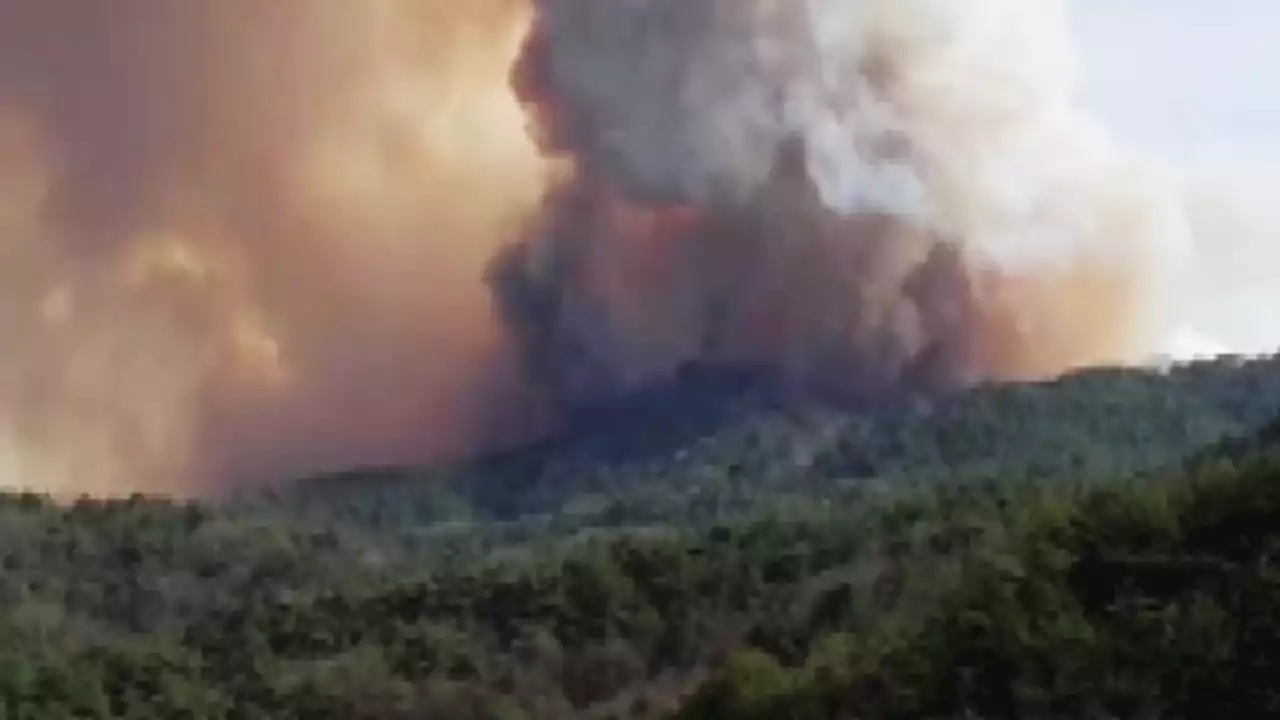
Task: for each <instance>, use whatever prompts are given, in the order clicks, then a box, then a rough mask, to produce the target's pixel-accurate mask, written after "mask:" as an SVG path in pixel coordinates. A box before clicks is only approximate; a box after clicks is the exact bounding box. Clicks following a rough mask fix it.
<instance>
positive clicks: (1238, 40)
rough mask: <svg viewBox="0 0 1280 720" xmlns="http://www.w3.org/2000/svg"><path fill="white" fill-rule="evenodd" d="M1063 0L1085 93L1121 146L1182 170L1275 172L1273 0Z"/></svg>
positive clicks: (1278, 158) (1279, 119) (1278, 51)
mask: <svg viewBox="0 0 1280 720" xmlns="http://www.w3.org/2000/svg"><path fill="white" fill-rule="evenodd" d="M1070 2H1071V7H1072V21H1073V26H1074V29H1075V35H1076V38H1077V40H1078V44H1079V47H1080V51H1081V55H1082V59H1083V61H1084V64H1085V86H1084V92H1085V100H1086V102H1087V103H1088V104H1089V105H1090V106H1091V107H1093V108H1095V109H1096V110H1097V111H1098V112H1099V113H1100V114H1102V115H1103V116H1104V117H1105V119H1106V121H1107V123H1108V124H1109V125H1110V126H1111V127H1112V129H1113V130H1114V132H1115V133H1116V134H1117V135H1119V136H1120V137H1121V138H1123V139H1124V140H1126V143H1127V144H1132V145H1138V146H1140V147H1142V148H1143V149H1145V150H1149V151H1151V152H1155V153H1158V154H1160V155H1162V156H1164V157H1166V158H1167V159H1169V160H1172V161H1175V163H1176V164H1177V165H1179V166H1182V167H1185V168H1187V169H1189V170H1197V171H1202V172H1208V173H1213V174H1225V173H1229V174H1231V175H1236V174H1244V175H1248V176H1255V175H1256V176H1261V177H1260V179H1270V178H1271V177H1274V176H1276V175H1277V174H1280V173H1277V172H1276V171H1275V169H1274V168H1276V167H1277V166H1280V85H1277V84H1276V83H1275V81H1274V79H1273V78H1274V77H1275V73H1276V72H1278V71H1280V43H1277V42H1276V38H1277V37H1280V35H1278V34H1277V33H1278V31H1280V27H1278V25H1280V5H1277V4H1276V3H1274V2H1271V1H1270V0H1161V1H1157V0H1070Z"/></svg>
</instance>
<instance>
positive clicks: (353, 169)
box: [0, 0, 544, 493]
mask: <svg viewBox="0 0 1280 720" xmlns="http://www.w3.org/2000/svg"><path fill="white" fill-rule="evenodd" d="M527 21H528V9H527V8H526V7H525V6H524V4H523V3H522V2H519V0H480V1H479V2H468V3H444V2H438V1H434V0H430V1H422V2H417V1H413V0H366V1H364V2H358V3H351V2H336V1H332V0H298V1H296V2H283V3H276V2H260V1H259V0H215V1H202V0H197V1H196V2H177V3H175V2H171V1H170V0H112V1H111V2H106V1H103V0H90V1H89V2H85V1H84V0H40V1H39V2H32V1H30V0H0V190H3V192H2V199H0V342H3V350H2V351H0V484H4V485H21V486H28V487H35V488H37V489H43V490H51V491H54V492H58V493H76V492H91V493H108V492H123V491H134V490H144V491H173V492H184V493H185V492H193V491H195V492H204V491H207V490H211V489H212V488H213V486H214V485H215V484H221V483H226V482H234V481H242V480H244V481H256V480H258V479H260V478H274V477H277V476H281V475H288V474H296V473H302V472H313V471H318V470H323V469H328V468H330V467H333V466H338V465H342V464H351V463H365V462H384V461H386V462H390V461H423V460H431V459H438V458H440V457H444V456H450V455H453V454H456V453H458V452H461V451H465V450H469V449H470V448H472V447H474V446H475V444H476V443H477V442H478V441H479V439H480V438H481V437H483V435H480V434H478V433H482V432H488V431H487V430H486V429H485V428H486V427H487V426H488V424H489V422H490V418H488V417H486V416H485V413H487V412H488V411H489V410H490V409H491V408H490V407H489V402H490V401H489V399H488V397H487V396H486V394H488V393H497V392H504V386H503V383H504V382H505V381H504V378H505V377H508V376H509V373H508V372H507V371H506V370H505V369H504V368H502V367H501V366H500V363H499V362H498V361H496V360H495V358H497V357H499V353H498V352H497V350H498V346H499V344H500V343H501V342H502V339H501V337H500V335H499V334H498V332H497V330H498V328H497V325H496V324H495V323H494V322H493V321H492V319H491V308H490V302H489V296H488V291H487V290H486V289H485V287H484V284H483V282H482V281H481V277H482V275H483V271H484V267H485V265H486V263H487V262H488V260H489V258H490V257H491V256H492V255H493V254H494V253H495V252H496V250H497V248H498V247H499V246H500V245H501V244H502V243H503V241H504V239H505V238H508V237H513V236H515V234H516V232H517V228H518V227H519V224H520V223H521V221H522V217H523V216H524V214H525V213H526V212H527V211H528V210H529V209H530V208H532V207H534V206H535V205H536V204H537V201H538V197H539V194H540V192H541V186H542V182H543V181H542V175H543V172H544V168H543V163H542V162H541V161H540V160H539V159H538V157H537V154H536V153H535V152H534V150H533V148H532V145H531V144H530V142H529V141H528V139H527V137H526V134H525V132H524V125H525V119H524V117H523V114H522V113H521V111H520V109H519V107H518V105H517V104H516V103H515V102H514V101H513V100H512V98H511V95H510V92H509V91H508V89H507V84H508V83H507V75H508V66H509V64H510V62H511V61H512V58H514V56H515V54H516V53H517V51H518V48H519V43H520V39H521V35H522V31H523V27H524V25H525V24H526V23H527ZM500 419H504V420H507V419H508V418H500Z"/></svg>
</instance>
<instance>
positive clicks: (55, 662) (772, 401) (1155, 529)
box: [0, 360, 1280, 720]
mask: <svg viewBox="0 0 1280 720" xmlns="http://www.w3.org/2000/svg"><path fill="white" fill-rule="evenodd" d="M1278 418H1280V361H1276V360H1264V361H1257V362H1252V363H1247V364H1243V365H1240V364H1238V363H1233V362H1228V361H1219V362H1215V363H1204V364H1200V365H1196V366H1191V367H1188V368H1183V369H1179V370H1177V371H1175V372H1172V373H1170V374H1167V375H1161V374H1155V373H1137V372H1118V371H1109V372H1090V373H1085V374H1083V375H1080V376H1078V377H1074V378H1070V379H1065V380H1062V381H1059V382H1056V383H1051V384H1044V385H1035V386H1010V387H1004V388H988V389H984V390H981V391H975V392H973V393H968V394H965V395H963V396H957V397H953V398H949V399H947V400H945V401H940V402H936V403H923V402H916V403H906V404H903V405H902V406H900V407H896V408H889V409H881V410H877V411H875V412H868V413H850V412H841V411H838V410H837V409H835V408H833V407H831V406H828V405H823V404H818V403H806V404H804V405H803V406H797V405H796V404H795V403H792V402H783V398H781V397H779V396H778V395H776V394H775V393H773V392H772V391H770V390H769V389H768V388H767V387H765V386H763V385H760V384H756V383H754V382H752V381H750V380H749V379H747V378H745V377H741V376H734V377H726V376H716V377H711V378H707V377H686V378H684V379H682V380H681V381H680V382H679V383H677V384H675V385H674V386H673V387H671V388H667V389H664V390H656V391H654V392H652V393H651V394H649V395H646V396H645V397H643V398H638V399H633V400H631V401H630V402H629V403H628V404H627V405H625V406H623V407H620V408H615V409H613V410H608V411H602V412H601V414H599V415H597V416H595V417H592V418H590V419H589V420H587V421H584V424H583V427H582V428H581V429H579V430H577V431H575V432H572V433H569V434H566V435H565V436H564V437H562V438H560V439H557V440H555V441H549V442H547V443H543V444H540V445H539V446H536V447H532V448H525V449H522V450H517V451H513V452H510V453H507V454H504V455H502V456H500V457H495V458H490V459H487V460H485V461H482V462H480V463H477V464H474V465H470V466H467V467H463V468H455V469H452V470H448V471H436V472H422V473H415V472H409V471H390V470H388V471H380V472H374V471H368V472H364V473H348V474H347V475H344V476H339V477H330V478H321V479H315V480H310V481H306V482H302V483H298V484H295V485H292V486H289V487H285V488H282V489H279V490H278V491H276V492H274V493H272V494H270V495H269V496H258V497H243V498H239V499H237V500H236V501H235V502H229V503H226V504H220V505H205V506H195V505H192V506H187V505H179V504H176V503H170V502H166V501H162V500H154V499H145V498H133V499H131V500H121V501H111V502H107V501H82V502H80V503H77V504H75V505H72V506H65V507H64V506H58V505H55V504H53V503H52V502H50V501H48V500H46V499H43V498H40V497H35V496H30V495H26V496H20V495H11V496H8V497H5V498H3V499H2V500H0V570H2V572H0V717H3V718H6V719H7V718H15V719H25V718H32V719H40V720H45V719H59V718H107V717H126V718H165V719H168V718H191V719H192V720H196V719H203V718H245V719H248V718H263V719H266V718H271V719H272V720H276V719H282V718H283V719H287V718H307V719H308V720H311V719H313V718H314V719H319V720H324V719H326V718H334V719H335V720H337V719H342V720H347V719H352V720H360V719H362V718H368V719H369V720H396V719H398V718H406V719H407V718H434V717H440V718H450V719H453V718H457V719H458V720H466V719H467V718H510V719H516V718H528V719H535V718H556V719H560V718H572V717H583V718H651V717H652V718H658V717H665V718H682V719H683V718H688V719H692V718H814V719H818V718H829V717H838V718H972V717H980V718H1004V717H1025V718H1056V717H1088V718H1093V717H1096V718H1109V717H1126V718H1127V717H1164V716H1169V717H1188V716H1199V715H1203V714H1205V713H1206V712H1208V711H1213V712H1217V713H1227V714H1229V713H1232V712H1237V713H1239V714H1240V716H1241V717H1244V716H1249V715H1252V716H1254V717H1258V716H1262V715H1264V714H1265V715H1275V714H1277V713H1280V690H1276V689H1273V685H1275V683H1274V682H1273V678H1274V670H1273V669H1272V668H1273V667H1274V666H1275V665H1277V664H1280V444H1278V443H1277V440H1278V439H1280V419H1278Z"/></svg>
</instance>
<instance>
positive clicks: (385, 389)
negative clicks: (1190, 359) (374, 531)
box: [0, 0, 1190, 493]
mask: <svg viewBox="0 0 1280 720" xmlns="http://www.w3.org/2000/svg"><path fill="white" fill-rule="evenodd" d="M1069 40H1070V38H1069V37H1068V33H1067V23H1066V22H1065V19H1064V17H1063V9H1062V7H1061V5H1060V4H1058V3H1055V2H1052V1H1050V0H984V1H983V2H966V3H959V2H954V3H953V2H937V1H936V0H934V1H928V0H804V1H801V0H793V1H792V2H771V1H768V0H696V1H690V0H598V1H596V2H591V3H583V2H578V1H576V0H478V1H477V2H470V3H453V2H445V1H444V0H365V2H361V3H352V2H339V1H338V0H296V1H295V2H290V3H263V2H260V1H258V0H218V1H217V2H198V3H197V2H189V3H174V2H171V1H169V0H115V1H114V2H111V3H107V2H88V3H86V2H85V1H84V0H41V1H40V2H36V1H35V0H0V338H3V343H4V349H3V354H2V355H0V482H6V481H8V482H9V483H10V484H22V485H34V486H36V487H39V488H41V489H47V490H52V491H55V492H94V493H106V492H118V491H127V490H148V491H170V492H182V493H203V492H210V491H213V490H215V489H218V488H220V487H222V486H224V485H225V484H227V483H229V482H234V481H258V480H260V479H264V478H271V477H280V476H287V475H292V474H297V473H303V472H311V471H316V470H319V469H325V468H329V467H332V466H335V465H343V464H356V463H385V462H413V461H427V460H433V459H440V458H442V457H449V456H456V455H459V454H465V453H468V452H474V451H476V450H477V449H479V448H482V447H484V446H486V444H488V443H490V442H493V441H494V440H495V438H500V437H510V436H511V434H512V433H513V432H514V433H520V432H528V431H531V430H533V429H536V428H540V427H543V426H544V425H545V423H546V422H548V421H553V420H554V418H555V416H556V413H559V412H563V411H564V410H565V409H566V408H572V407H575V406H578V405H581V404H584V403H590V402H592V401H594V400H596V399H598V398H601V397H604V396H608V395H610V394H614V393H618V392H622V391H625V390H627V389H630V388H633V387H636V386H638V385H640V384H643V383H644V382H647V381H650V380H653V379H655V378H659V377H661V376H663V375H664V374H667V373H670V372H672V371H673V370H675V369H676V368H678V367H679V366H681V365H682V364H684V363H686V362H688V361H693V360H724V361H733V362H747V363H758V364H761V365H765V366H768V367H770V368H773V369H776V370H778V371H780V372H782V373H784V374H785V375H787V376H789V377H792V378H794V379H796V380H799V381H802V382H809V383H815V384H818V385H822V386H825V387H830V388H833V389H837V390H840V391H843V392H849V393H854V394H878V393H884V392H894V391H898V390H902V389H904V388H905V389H945V388H948V387H955V386H961V385H966V384H969V383H973V382H980V381H984V380H990V379H1002V378H1029V377H1041V376H1049V375H1053V374H1056V373H1059V372H1061V371H1063V370H1065V369H1068V368H1072V367H1076V366H1081V365H1088V364H1097V363H1111V362H1132V361H1138V360H1141V359H1143V358H1144V357H1145V356H1146V355H1147V354H1148V353H1150V352H1151V351H1152V350H1153V349H1154V348H1155V345H1156V343H1157V342H1158V341H1159V340H1160V338H1161V337H1163V335H1164V334H1166V332H1167V331H1168V329H1169V327H1168V325H1169V323H1170V322H1171V321H1172V320H1173V319H1174V316H1175V314H1176V313H1174V309H1175V308H1176V305H1175V304H1174V303H1173V302H1172V298H1171V297H1170V295H1171V289H1172V288H1173V287H1175V285H1176V283H1175V280H1176V278H1177V277H1178V276H1179V273H1181V272H1182V270H1183V268H1184V264H1185V260H1186V256H1187V253H1188V248H1189V243H1190V238H1189V236H1188V233H1187V230H1186V228H1187V222H1186V218H1185V217H1184V213H1183V211H1182V210H1181V207H1180V204H1179V203H1178V201H1177V196H1176V193H1174V192H1172V191H1171V190H1170V189H1169V188H1167V187H1165V186H1164V184H1163V182H1162V181H1161V180H1160V178H1158V177H1156V176H1154V175H1152V174H1149V173H1146V172H1144V171H1143V169H1142V168H1141V167H1140V166H1137V165H1135V164H1133V163H1131V162H1129V161H1128V160H1126V159H1125V158H1124V157H1123V156H1122V155H1121V154H1120V153H1118V152H1115V151H1114V150H1113V149H1112V148H1110V147H1109V146H1108V144H1107V142H1106V139H1105V137H1104V136H1103V135H1102V134H1101V133H1100V132H1099V131H1098V130H1097V129H1096V128H1095V127H1094V126H1093V125H1092V124H1091V123H1090V121H1089V120H1088V118H1086V117H1084V116H1083V115H1081V114H1080V113H1079V112H1078V111H1077V110H1076V108H1075V106H1074V104H1073V103H1074V99H1073V91H1074V82H1075V80H1074V75H1073V73H1074V66H1073V58H1072V56H1071V48H1070V42H1069Z"/></svg>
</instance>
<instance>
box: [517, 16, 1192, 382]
mask: <svg viewBox="0 0 1280 720" xmlns="http://www.w3.org/2000/svg"><path fill="white" fill-rule="evenodd" d="M535 4H536V5H537V7H538V11H539V12H538V14H537V22H536V25H535V28H534V31H533V33H532V35H531V38H530V41H529V42H528V44H527V45H526V49H525V53H524V55H523V56H522V60H521V64H520V66H519V68H518V74H517V78H518V82H517V87H518V91H519V92H520V93H521V97H522V98H523V99H524V100H526V102H528V103H530V104H531V105H532V106H533V107H534V108H535V115H536V117H538V118H539V120H540V125H539V130H540V140H541V142H542V144H543V147H544V148H545V149H546V150H547V151H549V152H551V153H555V154H559V155H562V156H564V157H567V158H570V159H572V161H573V162H574V166H575V169H576V173H575V174H574V175H573V177H572V178H571V179H570V180H569V181H568V182H567V183H566V185H565V186H564V187H562V188H561V189H560V190H559V195H558V196H556V202H555V203H554V204H553V207H552V211H551V212H550V214H549V215H548V217H547V218H546V219H545V222H544V223H543V226H542V228H541V232H540V234H539V235H538V236H537V237H536V238H535V239H533V240H532V241H530V242H529V243H528V244H527V245H526V246H525V247H524V249H523V252H519V253H513V257H510V258H508V260H507V263H508V264H507V265H506V266H504V267H503V268H502V269H501V272H500V278H501V279H500V281H499V287H500V289H501V290H502V291H503V293H502V298H503V299H504V300H505V301H506V305H505V307H506V308H507V310H508V316H509V317H510V318H511V319H512V324H513V326H514V327H515V328H516V330H517V332H521V331H523V332H524V333H525V337H526V340H527V348H528V354H529V356H530V357H531V358H532V359H533V367H534V368H535V369H537V370H540V371H541V373H542V374H543V375H542V379H543V380H549V381H550V385H551V387H554V388H556V389H557V390H558V397H559V398H560V399H562V400H563V399H568V400H570V401H581V400H586V401H590V400H591V399H592V398H594V397H596V396H598V395H599V394H601V393H608V392H612V391H615V390H617V389H619V388H620V387H626V386H629V385H632V384H635V383H639V382H643V381H644V380H646V379H649V378H652V377H654V376H658V375H661V374H663V373H666V372H669V371H670V370H671V369H672V368H673V367H675V366H678V365H679V364H680V363H681V362H683V361H686V360H693V359H699V358H708V357H710V358H719V359H724V360H731V361H737V362H742V361H745V362H755V363H761V364H764V365H767V366H769V367H772V368H775V369H780V370H782V371H783V372H784V374H785V375H787V376H789V377H792V378H795V379H799V380H802V381H809V382H813V383H817V384H820V385H825V386H829V387H832V388H835V389H841V390H845V391H850V392H854V393H858V394H866V393H883V392H892V391H897V390H901V389H903V388H904V387H907V388H926V389H927V388H938V387H947V386H955V385H958V384H963V383H967V382H973V381H981V380H987V379H997V378H1026V377H1036V376H1042V375H1051V374H1055V373H1058V372H1060V371H1062V370H1063V369H1065V368H1070V367H1073V366H1079V365H1086V364H1095V363H1107V362H1125V361H1132V360H1136V359H1140V358H1142V357H1144V356H1145V355H1146V354H1147V353H1149V352H1150V351H1151V347H1152V345H1153V342H1154V341H1155V340H1156V339H1157V338H1155V337H1153V335H1152V334H1153V333H1161V332H1162V331H1163V330H1164V328H1163V327H1161V320H1163V319H1164V318H1161V317H1160V313H1162V312H1164V311H1166V310H1168V309H1169V304H1168V302H1167V298H1164V297H1161V296H1160V294H1159V290H1161V289H1162V288H1164V287H1165V285H1166V281H1167V279H1168V278H1167V277H1166V274H1167V273H1171V272H1173V271H1174V270H1176V268H1177V266H1178V262H1179V261H1180V260H1181V255H1180V250H1181V248H1180V247H1179V245H1180V243H1182V242H1183V241H1184V239H1185V238H1184V237H1183V235H1184V234H1185V229H1184V227H1183V223H1182V222H1181V217H1180V215H1179V214H1178V209H1177V207H1175V206H1172V205H1171V204H1170V203H1169V202H1167V200H1169V199H1172V196H1171V195H1166V194H1164V192H1165V191H1164V189H1163V188H1161V187H1159V186H1158V185H1157V184H1156V180H1155V178H1153V177H1144V176H1143V175H1142V174H1140V172H1139V171H1138V170H1137V169H1136V168H1134V167H1132V166H1130V165H1128V164H1127V163H1125V162H1124V160H1123V158H1122V157H1120V156H1119V155H1116V154H1113V153H1112V152H1111V151H1110V149H1109V148H1108V147H1107V146H1106V144H1105V141H1104V139H1103V138H1102V136H1101V135H1100V134H1099V133H1098V132H1097V131H1096V129H1095V128H1093V127H1092V126H1091V125H1090V123H1089V122H1088V120H1087V119H1086V118H1084V117H1082V116H1080V115H1079V114H1078V113H1077V112H1076V110H1075V108H1074V107H1073V104H1072V103H1073V97H1072V93H1073V91H1074V76H1073V72H1074V66H1073V57H1072V54H1071V48H1070V43H1069V38H1068V36H1067V23H1066V21H1065V17H1064V15H1063V10H1064V8H1063V7H1062V6H1061V5H1060V4H1058V3H1054V2H1045V1H1041V0H1027V1H1025V2H1019V1H1015V0H992V1H987V2H964V3H959V2H936V1H934V0H861V1H858V2H853V1H850V0H805V1H800V0H797V1H794V2H769V1H767V0H701V1H700V2H688V1H687V0H645V1H633V2H623V1H621V0H619V1H617V2H597V3H582V2H577V1H576V0H537V1H536V3H535Z"/></svg>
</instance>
